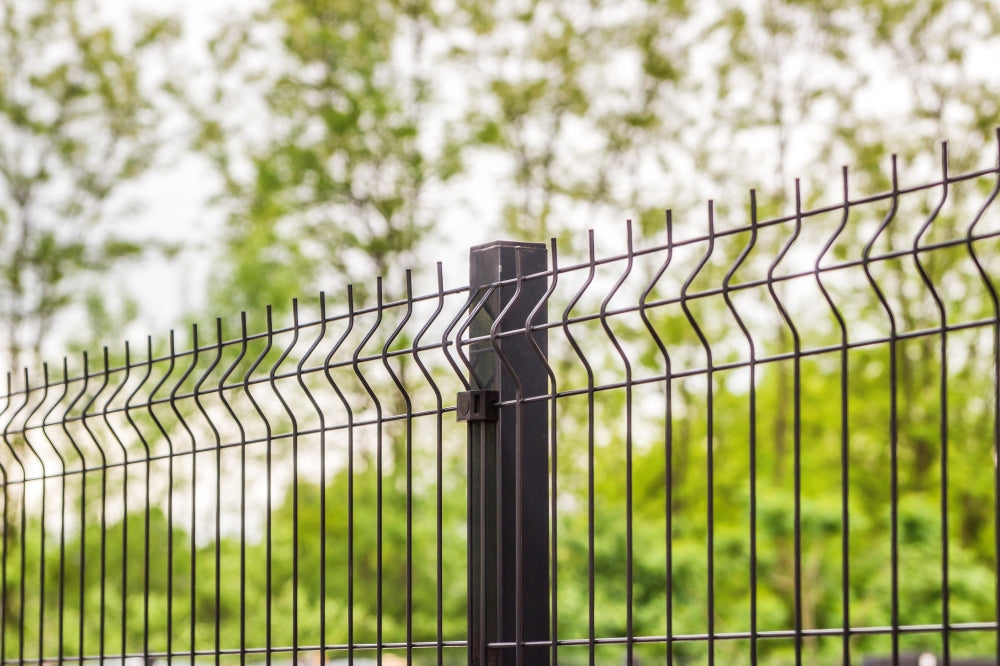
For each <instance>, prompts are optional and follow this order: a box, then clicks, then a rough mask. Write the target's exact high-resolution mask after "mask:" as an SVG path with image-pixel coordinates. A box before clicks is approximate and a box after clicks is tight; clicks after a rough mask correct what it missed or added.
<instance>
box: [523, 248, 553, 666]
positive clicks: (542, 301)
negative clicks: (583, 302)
mask: <svg viewBox="0 0 1000 666" xmlns="http://www.w3.org/2000/svg"><path fill="white" fill-rule="evenodd" d="M549 248H550V249H549V254H550V256H551V259H552V281H551V282H549V288H548V289H547V290H546V291H545V293H544V294H542V296H541V297H540V298H539V299H538V302H537V303H536V304H535V307H534V308H532V309H531V312H529V313H528V316H527V318H526V319H525V322H524V339H525V341H526V342H527V343H528V345H529V346H530V347H531V350H532V351H534V352H535V356H536V357H537V358H538V361H539V362H540V363H541V364H542V367H543V368H544V370H545V374H546V375H548V378H549V385H550V386H551V389H550V393H549V400H548V402H549V469H550V472H549V474H550V478H549V488H550V490H549V516H550V517H551V520H550V523H551V525H550V527H549V530H550V535H549V553H550V556H549V560H550V568H549V580H550V582H551V588H550V589H551V597H552V601H551V604H552V606H551V608H552V615H551V616H550V618H549V636H550V638H551V641H552V643H551V646H550V654H549V663H550V664H551V666H558V664H559V651H558V649H556V648H557V646H558V636H559V633H558V629H559V567H558V566H557V564H558V563H557V558H556V556H555V554H556V553H558V552H559V551H558V545H559V521H558V520H556V516H558V515H559V514H558V513H557V507H558V498H559V485H558V477H559V475H558V467H559V455H558V453H559V446H558V442H559V429H558V428H557V427H556V424H557V420H556V418H557V415H558V410H557V404H556V397H555V396H556V394H557V393H558V392H559V391H558V385H557V382H556V375H555V371H554V370H553V369H552V365H551V364H550V363H549V359H548V353H547V352H546V351H545V350H543V349H542V348H541V346H540V345H539V344H538V340H537V339H536V336H535V319H536V318H537V317H538V315H539V314H540V313H541V312H542V309H543V308H546V306H547V304H548V302H549V300H550V299H551V298H552V294H553V293H555V290H556V285H558V284H559V253H558V247H557V246H556V239H555V238H552V239H551V240H550V241H549ZM520 273H521V271H520V270H519V271H518V275H520ZM547 318H548V317H547V310H546V319H547ZM542 330H543V331H544V330H547V329H542Z"/></svg>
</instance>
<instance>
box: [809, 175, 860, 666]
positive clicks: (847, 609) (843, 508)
mask: <svg viewBox="0 0 1000 666" xmlns="http://www.w3.org/2000/svg"><path fill="white" fill-rule="evenodd" d="M841 174H842V182H843V193H844V203H843V215H841V218H840V224H839V225H838V226H837V228H836V229H834V231H833V234H831V236H830V238H829V239H828V240H827V241H826V244H825V245H824V246H823V248H822V249H821V250H820V253H819V255H817V257H816V263H815V265H814V271H815V276H816V284H817V286H818V287H819V290H820V291H821V292H822V294H823V298H824V299H825V300H826V302H827V305H829V306H830V311H831V312H832V313H833V316H834V318H835V319H836V320H837V327H838V328H839V329H840V349H839V351H840V542H841V551H840V584H841V589H840V598H841V613H842V615H841V618H842V624H843V626H844V627H845V629H846V628H847V627H850V626H851V604H850V599H851V584H850V583H851V575H850V574H851V562H850V514H849V511H848V509H849V501H848V500H849V498H850V489H849V480H850V464H849V461H850V457H849V454H850V419H849V414H850V409H849V400H848V397H849V396H850V379H849V378H850V374H849V369H850V366H849V364H848V359H847V349H848V347H847V344H848V340H847V323H846V322H845V320H844V315H843V314H842V313H841V312H840V308H838V307H837V304H836V303H835V302H834V300H833V296H832V295H831V294H830V291H829V290H828V289H827V287H826V284H825V283H824V282H823V272H822V263H823V257H825V256H826V254H827V253H828V252H829V251H830V249H831V248H832V247H833V245H834V243H836V242H837V239H838V238H839V237H840V235H841V234H842V233H843V231H844V229H845V228H847V221H848V218H849V216H850V196H849V191H848V178H847V167H846V166H845V167H844V168H843V169H842V171H841ZM841 652H842V656H841V658H842V659H843V662H844V663H845V664H849V663H851V636H850V632H848V631H844V633H843V635H842V636H841Z"/></svg>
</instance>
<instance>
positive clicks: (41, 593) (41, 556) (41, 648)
mask: <svg viewBox="0 0 1000 666" xmlns="http://www.w3.org/2000/svg"><path fill="white" fill-rule="evenodd" d="M43 368H44V370H43V375H42V398H41V400H39V402H38V405H37V406H36V407H35V410H34V411H33V412H32V414H31V415H29V417H28V418H29V419H30V418H31V416H33V415H34V414H35V412H37V411H38V409H39V408H41V406H42V405H43V404H44V403H45V401H46V400H48V397H49V386H50V385H49V373H48V366H47V365H45V366H43ZM51 412H52V409H49V410H48V411H47V412H46V413H45V414H44V415H43V416H42V420H41V430H42V436H43V437H45V439H46V440H47V441H48V443H49V445H50V446H51V445H52V440H50V439H49V438H48V434H47V433H46V432H45V418H46V416H48V415H49V414H50V413H51ZM24 443H25V444H26V445H27V446H28V448H29V449H31V452H32V453H33V454H34V455H35V457H36V458H37V459H38V463H39V464H40V465H41V467H42V481H41V483H42V500H41V511H40V514H41V515H40V525H41V529H40V530H39V545H38V551H39V552H38V599H39V604H38V660H39V663H41V661H42V660H43V659H44V658H45V569H46V567H45V559H46V552H45V542H46V538H45V532H46V529H45V523H46V520H45V514H46V511H45V505H46V504H47V503H48V502H47V499H46V496H47V494H48V493H47V488H48V482H49V478H50V472H49V470H48V466H47V465H46V464H45V459H44V458H43V457H42V456H41V455H39V453H38V451H37V450H36V449H35V447H33V446H32V445H31V442H30V441H29V439H28V437H27V436H25V438H24ZM4 492H5V493H6V484H5V486H4ZM2 528H3V529H6V523H4V524H3V525H2ZM3 617H7V616H6V614H4V615H3ZM2 659H3V654H2V652H0V660H2Z"/></svg>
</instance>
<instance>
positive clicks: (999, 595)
mask: <svg viewBox="0 0 1000 666" xmlns="http://www.w3.org/2000/svg"><path fill="white" fill-rule="evenodd" d="M996 146H997V162H996V167H995V169H996V171H997V176H996V179H995V182H994V185H993V189H992V190H991V191H990V193H989V195H988V196H987V197H986V200H985V201H984V202H983V205H982V206H980V207H979V210H978V211H976V214H975V216H974V217H973V218H972V222H971V223H970V224H969V227H968V229H967V230H966V233H965V241H966V247H967V248H968V251H969V256H970V257H971V258H972V262H973V263H974V264H975V266H976V271H977V272H978V273H979V277H980V279H981V280H982V282H983V287H984V288H985V289H986V293H987V294H988V295H989V299H990V301H991V303H992V304H993V433H992V434H993V535H994V536H993V539H994V541H993V557H994V563H995V566H996V567H997V569H998V570H1000V297H998V295H997V287H996V285H995V283H994V282H993V278H992V277H991V276H990V274H989V272H988V271H987V270H986V267H985V266H984V265H983V262H982V261H981V260H980V258H979V255H978V254H977V253H976V248H975V231H976V227H977V226H978V225H979V222H980V221H981V220H982V219H983V216H984V215H985V213H986V211H987V210H988V209H989V208H990V207H991V206H992V205H993V202H994V201H996V199H997V195H998V194H1000V128H997V130H996ZM993 600H994V607H995V608H996V613H997V618H998V619H1000V577H997V579H996V581H995V582H994V588H993ZM995 650H996V652H995V657H996V661H997V663H1000V623H998V625H997V630H996V645H995Z"/></svg>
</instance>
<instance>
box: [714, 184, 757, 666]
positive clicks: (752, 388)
mask: <svg viewBox="0 0 1000 666" xmlns="http://www.w3.org/2000/svg"><path fill="white" fill-rule="evenodd" d="M756 245H757V192H756V190H750V237H749V238H748V239H747V244H746V245H745V246H744V247H743V250H742V251H741V252H740V254H739V255H738V256H737V257H736V260H735V261H734V262H733V265H732V266H731V267H730V268H729V270H728V271H727V272H726V275H725V277H724V278H723V279H722V298H723V300H724V301H725V302H726V306H727V307H728V308H729V311H730V312H731V313H732V315H733V319H735V320H736V325H737V326H738V327H739V329H740V332H742V333H743V337H744V338H745V339H746V341H747V349H748V350H749V359H748V360H749V362H750V365H749V372H750V378H749V380H748V381H747V393H748V395H747V399H748V402H749V405H748V409H749V424H748V428H749V459H750V460H749V462H750V469H749V474H748V476H749V479H748V482H749V486H750V488H749V492H750V511H749V522H750V663H751V664H756V663H757V651H758V636H757V345H756V344H755V343H754V339H753V335H751V333H750V329H749V328H748V327H747V324H746V322H745V321H744V320H743V317H741V316H740V313H739V310H737V309H736V305H735V304H734V303H733V299H732V296H731V291H732V280H733V276H734V275H735V274H736V271H738V270H739V269H740V267H741V266H742V265H743V263H744V262H745V261H746V259H747V257H748V256H750V253H751V252H752V251H753V249H754V247H755V246H756Z"/></svg>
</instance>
